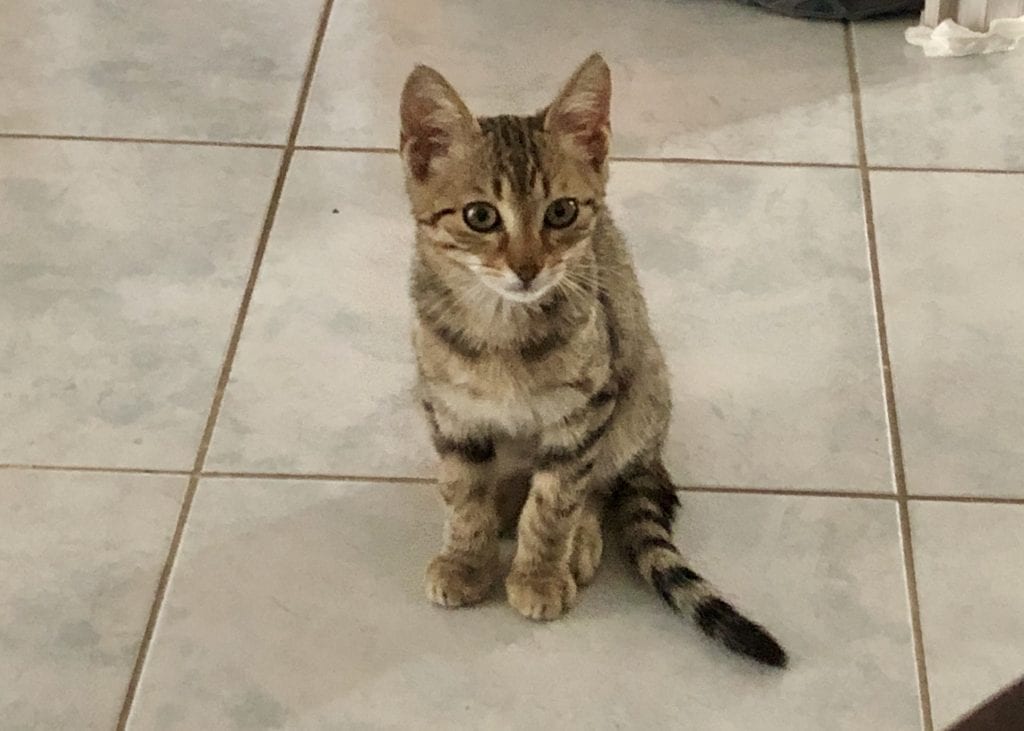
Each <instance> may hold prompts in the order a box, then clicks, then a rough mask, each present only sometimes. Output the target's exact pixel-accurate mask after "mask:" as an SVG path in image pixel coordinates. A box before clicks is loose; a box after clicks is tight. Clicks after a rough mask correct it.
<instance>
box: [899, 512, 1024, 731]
mask: <svg viewBox="0 0 1024 731" xmlns="http://www.w3.org/2000/svg"><path fill="white" fill-rule="evenodd" d="M910 518H911V527H912V531H913V537H914V561H915V565H916V568H917V584H918V596H919V597H920V604H921V628H922V632H923V634H924V647H925V659H926V660H927V663H928V681H929V687H930V689H931V696H932V709H933V710H934V714H935V726H936V728H943V727H945V726H947V725H948V724H950V723H952V722H953V721H954V720H955V719H956V718H957V717H959V716H961V715H962V714H964V713H966V712H967V711H969V710H971V708H973V707H974V706H975V705H977V704H978V703H981V702H982V701H984V700H986V699H987V698H988V697H989V696H991V695H993V694H994V693H996V692H997V691H999V690H1001V689H1002V688H1003V686H1005V685H1008V684H1009V683H1011V682H1012V681H1014V680H1016V679H1017V678H1019V677H1020V675H1021V672H1022V671H1024V615H1022V614H1021V611H1020V608H1021V606H1024V568H1022V567H1021V562H1020V560H1019V559H1020V556H1022V555H1024V505H976V504H963V503H957V504H948V503H947V504H942V503H912V504H911V510H910Z"/></svg>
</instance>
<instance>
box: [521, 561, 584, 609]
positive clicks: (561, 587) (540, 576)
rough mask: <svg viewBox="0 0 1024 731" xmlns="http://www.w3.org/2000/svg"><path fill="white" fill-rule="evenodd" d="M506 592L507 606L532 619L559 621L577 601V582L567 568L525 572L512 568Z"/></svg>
mask: <svg viewBox="0 0 1024 731" xmlns="http://www.w3.org/2000/svg"><path fill="white" fill-rule="evenodd" d="M505 590H506V591H507V592H508V603H509V604H511V605H512V606H513V607H515V608H516V611H518V612H519V613H520V614H522V615H523V616H524V617H528V618H530V619H558V618H559V617H561V616H562V615H563V614H565V613H566V612H568V611H569V609H570V608H571V607H572V605H573V602H575V601H576V581H575V580H574V579H573V578H572V574H571V573H569V570H568V569H565V568H560V569H557V570H551V571H522V570H520V569H516V568H515V567H513V569H512V573H510V574H509V575H508V578H507V579H506V580H505Z"/></svg>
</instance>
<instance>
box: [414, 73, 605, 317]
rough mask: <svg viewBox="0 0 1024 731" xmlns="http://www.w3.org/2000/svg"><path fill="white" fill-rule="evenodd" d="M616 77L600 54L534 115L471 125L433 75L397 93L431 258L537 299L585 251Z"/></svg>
mask: <svg viewBox="0 0 1024 731" xmlns="http://www.w3.org/2000/svg"><path fill="white" fill-rule="evenodd" d="M610 98H611V77H610V74H609V72H608V66H607V65H606V64H605V62H604V60H603V59H602V58H601V57H600V56H599V55H597V54H595V55H593V56H591V57H590V58H588V59H587V60H586V61H584V62H583V64H582V65H581V66H580V67H579V68H578V69H577V70H576V72H575V73H574V74H573V75H572V78H570V79H569V81H568V83H567V84H566V85H565V87H564V88H563V89H562V92H561V93H560V94H559V95H558V97H557V98H556V99H555V101H554V102H553V103H552V104H551V105H550V106H549V107H548V108H547V109H544V110H543V111H541V112H538V113H537V114H535V115H532V116H526V117H518V116H499V117H481V118H475V117H474V116H473V115H472V114H471V113H470V111H469V109H468V108H467V107H466V105H465V104H464V103H463V101H462V100H461V99H460V98H459V95H458V94H457V93H456V92H455V90H454V89H453V88H452V87H451V86H450V85H449V84H448V82H447V81H445V79H444V78H443V77H442V76H441V75H440V74H439V73H437V72H436V71H434V70H433V69H431V68H428V67H426V66H417V67H416V69H415V70H413V72H412V73H411V74H410V75H409V78H408V79H407V80H406V82H405V88H404V89H403V91H402V105H401V118H402V136H401V151H402V159H403V161H404V164H405V172H406V187H407V190H408V192H409V197H410V199H411V201H412V209H413V215H414V216H415V217H416V221H417V225H418V226H419V228H420V232H421V236H420V237H419V240H420V242H421V245H423V247H424V249H425V251H424V255H425V256H427V257H429V258H430V259H431V260H432V261H434V262H437V263H439V264H440V265H442V266H451V267H456V268H459V269H461V270H464V271H465V272H467V273H471V274H472V275H474V276H475V278H476V281H478V282H479V283H481V284H483V285H485V286H486V287H488V288H489V289H490V290H493V291H494V292H497V293H498V294H499V295H501V296H502V297H503V298H505V299H506V300H511V301H515V302H534V301H537V300H539V299H540V298H541V297H543V296H544V294H545V293H547V292H549V291H551V289H552V288H553V287H555V286H556V285H557V284H558V283H559V282H560V281H561V280H562V279H563V277H565V276H566V273H567V272H571V271H572V269H573V266H574V265H575V264H577V263H578V262H579V261H580V260H581V259H582V258H583V257H585V256H586V254H587V252H588V251H589V248H590V237H591V234H592V232H593V229H594V225H595V221H596V218H597V212H598V210H599V209H600V206H601V204H602V201H603V199H604V190H605V183H606V181H607V178H608V165H607V158H608V144H609V140H610V125H609V102H610Z"/></svg>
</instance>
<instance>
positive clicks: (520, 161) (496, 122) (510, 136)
mask: <svg viewBox="0 0 1024 731" xmlns="http://www.w3.org/2000/svg"><path fill="white" fill-rule="evenodd" d="M479 122H480V129H481V130H482V131H483V133H484V134H485V135H487V136H489V137H492V138H496V139H497V141H498V144H495V145H493V146H492V149H493V150H494V152H495V154H496V155H497V156H498V159H496V160H495V165H496V167H497V168H498V169H499V170H501V172H502V173H503V174H504V177H505V178H506V179H507V180H508V181H509V183H510V184H511V186H512V190H513V192H515V193H517V194H518V195H523V194H525V193H527V192H529V191H530V190H531V189H532V186H533V185H534V183H535V182H536V179H537V176H538V175H539V176H540V177H541V183H542V185H544V186H545V188H547V187H548V183H547V181H546V178H545V176H544V171H543V170H541V169H540V160H539V158H540V154H539V150H538V148H537V140H536V137H535V134H536V133H537V132H540V131H541V129H542V128H543V120H542V119H540V118H539V117H514V116H511V115H500V116H497V117H482V118H480V120H479ZM545 195H547V194H545Z"/></svg>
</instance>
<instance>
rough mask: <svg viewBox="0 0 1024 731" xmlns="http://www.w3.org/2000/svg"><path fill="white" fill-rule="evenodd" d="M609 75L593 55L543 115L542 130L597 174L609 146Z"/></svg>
mask: <svg viewBox="0 0 1024 731" xmlns="http://www.w3.org/2000/svg"><path fill="white" fill-rule="evenodd" d="M611 98H612V75H611V72H610V71H609V70H608V64H606V63H605V62H604V59H603V58H601V55H600V54H598V53H595V54H594V55H592V56H591V57H590V58H588V59H587V60H586V61H584V62H583V63H582V64H581V65H580V67H579V68H578V69H576V72H575V73H574V74H573V75H572V77H571V78H570V79H569V81H568V83H566V85H565V87H564V88H563V89H562V92H561V93H560V94H559V95H558V98H557V99H555V101H554V103H552V104H551V106H550V107H548V109H547V112H546V113H545V114H544V128H545V129H546V130H547V131H548V132H549V133H550V134H552V135H554V136H555V138H556V139H558V140H559V142H560V143H561V144H562V147H563V148H564V149H566V150H568V151H569V152H570V153H572V154H573V155H575V156H577V157H580V158H582V159H584V160H586V161H587V162H588V163H590V165H592V166H593V168H594V170H596V171H600V170H601V169H602V168H603V167H604V164H605V161H606V160H607V159H608V147H609V144H610V143H611V120H610V113H611Z"/></svg>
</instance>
